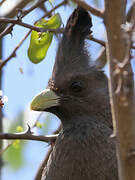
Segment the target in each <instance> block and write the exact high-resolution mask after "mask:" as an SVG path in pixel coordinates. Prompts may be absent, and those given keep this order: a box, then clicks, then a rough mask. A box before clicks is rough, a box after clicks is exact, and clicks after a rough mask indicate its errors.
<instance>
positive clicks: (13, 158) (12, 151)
mask: <svg viewBox="0 0 135 180" xmlns="http://www.w3.org/2000/svg"><path fill="white" fill-rule="evenodd" d="M17 127H21V129H22V128H24V113H23V112H21V113H19V115H18V116H17V117H16V118H15V120H14V121H13V122H12V123H11V125H10V127H9V129H8V132H10V133H15V132H16V130H17ZM19 129H20V128H19ZM26 145H27V142H24V141H20V140H15V141H13V144H12V145H11V146H10V147H9V148H8V149H7V150H6V151H5V152H4V153H3V159H4V161H5V162H7V163H8V164H9V165H10V167H11V168H12V169H14V170H18V169H19V168H21V167H22V166H23V165H24V163H25V160H24V154H23V152H24V149H25V147H26Z"/></svg>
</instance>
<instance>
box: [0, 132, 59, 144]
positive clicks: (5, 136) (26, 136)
mask: <svg viewBox="0 0 135 180" xmlns="http://www.w3.org/2000/svg"><path fill="white" fill-rule="evenodd" d="M57 136H58V135H57V134H56V135H48V136H41V135H33V134H32V133H30V132H29V131H28V132H26V133H18V134H13V133H0V139H2V140H4V139H12V140H13V139H21V140H34V141H43V142H47V143H48V142H51V141H54V140H56V138H57Z"/></svg>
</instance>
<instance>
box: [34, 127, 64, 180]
mask: <svg viewBox="0 0 135 180" xmlns="http://www.w3.org/2000/svg"><path fill="white" fill-rule="evenodd" d="M60 130H61V124H60V126H59V127H58V128H57V129H56V130H55V131H54V132H53V134H58V133H59V132H60ZM52 150H53V146H51V147H50V148H49V150H48V152H47V154H46V156H45V158H44V160H43V161H42V162H41V164H40V166H39V168H38V171H37V173H36V176H35V178H34V180H39V179H41V177H42V172H43V169H44V168H45V166H46V165H47V162H48V159H49V156H50V154H51V152H52Z"/></svg>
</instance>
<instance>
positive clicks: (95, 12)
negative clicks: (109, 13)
mask: <svg viewBox="0 0 135 180" xmlns="http://www.w3.org/2000/svg"><path fill="white" fill-rule="evenodd" d="M73 2H75V3H76V4H78V6H80V7H82V8H84V9H86V10H87V11H90V12H91V13H92V14H93V15H95V16H98V17H100V18H103V17H104V11H101V10H99V9H97V8H94V7H92V6H90V5H88V4H87V3H86V2H84V1H82V0H73Z"/></svg>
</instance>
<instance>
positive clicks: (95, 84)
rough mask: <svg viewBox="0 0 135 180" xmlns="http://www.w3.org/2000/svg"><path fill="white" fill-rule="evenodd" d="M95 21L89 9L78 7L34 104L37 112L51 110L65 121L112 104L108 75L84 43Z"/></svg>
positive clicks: (95, 112) (32, 105) (68, 24)
mask: <svg viewBox="0 0 135 180" xmlns="http://www.w3.org/2000/svg"><path fill="white" fill-rule="evenodd" d="M91 26H92V22H91V17H90V15H89V14H88V12H87V11H85V10H83V9H82V8H77V9H76V10H75V11H74V12H73V13H72V15H71V16H70V18H69V20H68V22H67V25H66V28H65V31H64V34H63V37H62V40H61V42H60V44H59V47H58V52H57V56H56V61H55V65H54V69H53V73H52V77H51V78H50V80H49V83H48V87H47V89H46V90H44V91H42V92H41V93H39V94H38V95H37V96H36V97H34V99H33V100H32V103H31V109H32V110H35V111H48V112H51V113H54V114H55V115H57V116H58V117H59V118H60V119H61V120H69V119H74V118H75V119H76V117H75V116H84V115H85V116H86V115H89V116H90V115H92V113H93V114H97V113H98V112H99V111H100V110H101V109H104V108H106V106H107V105H108V97H107V96H108V94H107V93H108V92H107V89H108V88H107V78H106V76H105V75H104V73H103V72H102V71H100V70H98V69H97V68H96V67H95V66H94V65H92V63H91V61H89V56H88V53H87V51H86V49H85V46H84V41H85V38H86V36H87V35H89V34H90V33H91V30H90V28H91Z"/></svg>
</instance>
